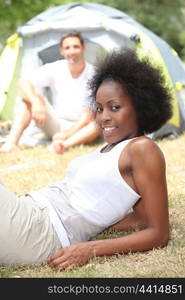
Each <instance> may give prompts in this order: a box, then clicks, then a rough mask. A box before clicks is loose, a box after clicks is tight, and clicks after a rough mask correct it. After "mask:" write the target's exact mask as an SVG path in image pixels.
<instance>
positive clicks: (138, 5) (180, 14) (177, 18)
mask: <svg viewBox="0 0 185 300" xmlns="http://www.w3.org/2000/svg"><path fill="white" fill-rule="evenodd" d="M72 2H91V3H92V2H95V3H101V4H104V5H108V6H111V7H114V8H117V9H119V10H121V11H123V12H125V13H126V14H128V15H130V16H131V17H133V18H134V19H135V20H137V21H138V22H140V23H141V24H143V25H144V26H146V27H147V28H149V29H150V30H151V31H153V32H155V33H156V34H157V35H159V36H161V37H162V38H163V39H164V40H166V41H167V42H168V43H169V44H170V45H171V46H172V47H173V48H174V49H175V50H176V51H177V52H178V54H179V55H180V56H181V57H182V58H185V33H184V26H185V20H184V15H185V2H184V0H176V1H174V0H129V1H127V0H91V1H90V0H89V1H88V0H87V1H85V0H84V1H83V0H82V1H74V0H44V1H43V0H0V32H1V35H0V42H1V43H4V42H5V40H6V39H7V37H8V36H10V35H11V34H12V33H13V32H14V31H15V30H16V28H17V27H18V26H21V25H22V24H24V23H25V22H27V21H28V20H30V19H31V18H32V17H34V16H35V15H37V14H39V13H41V12H42V11H44V10H46V9H47V8H49V7H52V6H56V5H63V4H67V3H72ZM151 4H152V5H151Z"/></svg>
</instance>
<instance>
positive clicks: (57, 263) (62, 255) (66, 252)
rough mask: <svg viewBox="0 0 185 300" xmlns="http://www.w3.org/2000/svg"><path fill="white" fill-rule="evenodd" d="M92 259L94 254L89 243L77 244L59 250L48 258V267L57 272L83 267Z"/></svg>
mask: <svg viewBox="0 0 185 300" xmlns="http://www.w3.org/2000/svg"><path fill="white" fill-rule="evenodd" d="M92 257H94V252H93V248H92V246H91V245H90V243H89V242H85V243H79V244H74V245H71V246H69V247H65V248H62V249H61V250H59V251H58V252H57V253H55V254H54V255H53V256H52V257H51V258H49V260H48V265H49V266H50V267H53V268H56V269H58V270H65V269H66V268H69V267H74V266H79V265H83V264H85V263H86V262H87V261H88V260H89V259H90V258H92Z"/></svg>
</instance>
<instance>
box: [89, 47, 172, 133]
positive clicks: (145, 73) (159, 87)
mask: <svg viewBox="0 0 185 300" xmlns="http://www.w3.org/2000/svg"><path fill="white" fill-rule="evenodd" d="M109 80H110V81H115V82H118V83H120V84H121V85H122V87H123V89H124V91H126V92H127V94H128V95H129V96H130V97H131V100H132V103H133V105H134V107H135V110H136V113H137V117H138V123H139V126H140V130H141V132H142V133H143V134H144V133H146V134H148V133H152V132H154V131H156V130H158V129H159V128H160V127H161V126H162V125H163V124H165V123H166V122H167V120H169V119H170V117H171V116H172V106H171V90H170V88H169V87H167V84H166V82H165V77H164V75H163V72H162V71H161V70H160V68H156V67H153V66H152V65H151V63H150V61H149V59H148V58H146V57H145V58H143V59H142V60H141V59H139V57H138V56H137V54H136V52H135V51H134V50H131V49H121V50H119V51H114V52H112V53H110V54H109V55H108V56H107V57H106V58H105V59H104V60H103V61H101V62H100V63H99V64H98V65H97V67H96V70H95V74H94V76H93V78H92V79H91V80H90V81H89V83H88V85H89V88H90V91H91V99H92V104H93V105H95V101H96V93H97V90H98V88H99V87H100V85H101V84H102V83H103V82H105V81H109Z"/></svg>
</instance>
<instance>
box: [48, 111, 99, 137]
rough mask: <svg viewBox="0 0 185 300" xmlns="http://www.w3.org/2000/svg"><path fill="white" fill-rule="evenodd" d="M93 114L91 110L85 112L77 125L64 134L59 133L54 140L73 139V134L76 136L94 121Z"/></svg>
mask: <svg viewBox="0 0 185 300" xmlns="http://www.w3.org/2000/svg"><path fill="white" fill-rule="evenodd" d="M93 119H94V118H93V112H92V111H91V110H85V111H84V112H83V113H82V115H81V116H80V118H79V119H78V120H77V121H76V122H75V124H74V125H73V126H72V127H71V128H70V129H69V130H67V131H66V132H65V133H63V132H61V133H60V132H58V133H56V134H55V135H54V137H53V140H58V139H60V138H61V139H63V140H65V139H67V138H69V137H71V136H72V135H73V134H75V133H76V132H77V131H79V130H80V129H81V128H83V127H85V126H86V125H88V124H89V123H90V122H92V121H93Z"/></svg>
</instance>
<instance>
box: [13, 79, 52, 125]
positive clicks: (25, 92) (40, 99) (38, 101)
mask: <svg viewBox="0 0 185 300" xmlns="http://www.w3.org/2000/svg"><path fill="white" fill-rule="evenodd" d="M18 93H19V95H20V97H21V98H22V101H23V102H25V103H26V104H27V105H28V106H30V110H31V112H32V119H33V120H35V122H36V123H37V124H38V125H39V126H43V125H44V123H45V119H46V108H45V101H46V100H45V97H44V95H43V94H42V93H40V92H39V90H38V89H37V88H36V87H35V86H34V85H33V84H32V83H31V82H30V81H28V80H22V81H20V82H19V83H18Z"/></svg>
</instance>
